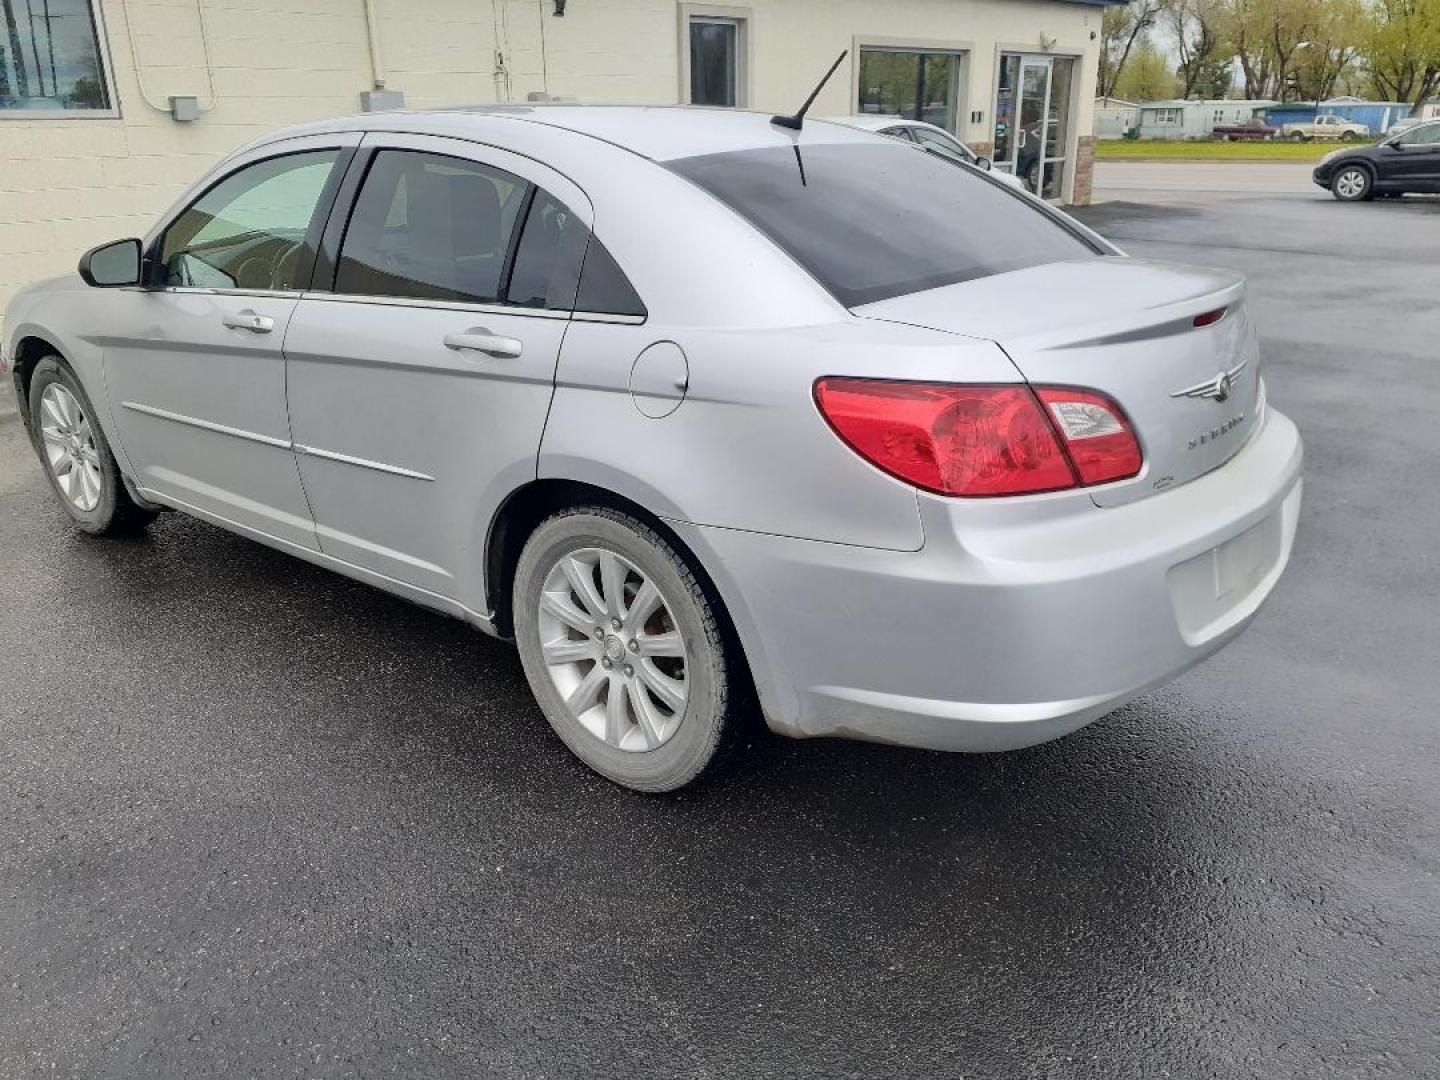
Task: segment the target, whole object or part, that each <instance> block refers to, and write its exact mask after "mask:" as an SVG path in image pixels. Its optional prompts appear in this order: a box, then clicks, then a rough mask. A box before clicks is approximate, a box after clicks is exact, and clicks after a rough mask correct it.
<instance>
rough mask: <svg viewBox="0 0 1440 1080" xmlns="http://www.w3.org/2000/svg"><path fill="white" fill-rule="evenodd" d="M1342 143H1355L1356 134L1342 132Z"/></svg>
mask: <svg viewBox="0 0 1440 1080" xmlns="http://www.w3.org/2000/svg"><path fill="white" fill-rule="evenodd" d="M1340 141H1341V142H1354V141H1355V133H1354V132H1353V131H1342V132H1341V133H1340Z"/></svg>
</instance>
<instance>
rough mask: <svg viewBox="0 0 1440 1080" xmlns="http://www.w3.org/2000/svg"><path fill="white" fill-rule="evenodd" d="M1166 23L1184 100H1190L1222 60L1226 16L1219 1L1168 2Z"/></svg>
mask: <svg viewBox="0 0 1440 1080" xmlns="http://www.w3.org/2000/svg"><path fill="white" fill-rule="evenodd" d="M1163 19H1164V24H1165V27H1166V29H1167V30H1168V31H1169V32H1170V38H1171V40H1172V41H1173V42H1174V43H1175V55H1176V57H1177V58H1178V59H1179V61H1180V63H1179V68H1178V70H1177V72H1176V74H1177V75H1178V76H1179V78H1180V88H1181V96H1182V97H1187V98H1188V97H1189V96H1190V95H1191V94H1192V93H1194V92H1195V89H1196V87H1197V86H1199V85H1200V84H1201V83H1202V82H1209V81H1212V80H1211V78H1210V76H1211V75H1212V73H1213V69H1214V67H1215V64H1216V62H1217V61H1219V60H1222V59H1223V54H1224V38H1223V36H1222V26H1223V23H1224V13H1223V11H1222V10H1221V8H1220V3H1219V0H1165V8H1164V12H1163Z"/></svg>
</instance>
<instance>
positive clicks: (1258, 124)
mask: <svg viewBox="0 0 1440 1080" xmlns="http://www.w3.org/2000/svg"><path fill="white" fill-rule="evenodd" d="M1278 134H1280V129H1279V128H1278V127H1276V126H1275V125H1274V124H1267V123H1266V122H1265V121H1264V120H1261V119H1260V117H1258V116H1252V117H1251V118H1250V119H1249V120H1246V121H1245V122H1244V123H1243V124H1216V125H1215V127H1214V128H1212V129H1211V131H1210V135H1211V137H1212V138H1215V139H1224V140H1225V141H1226V142H1236V141H1237V140H1240V139H1273V138H1274V137H1275V136H1276V135H1278Z"/></svg>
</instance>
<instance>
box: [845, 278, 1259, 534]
mask: <svg viewBox="0 0 1440 1080" xmlns="http://www.w3.org/2000/svg"><path fill="white" fill-rule="evenodd" d="M1221 308H1223V309H1224V312H1225V314H1224V316H1223V317H1221V318H1219V319H1218V320H1216V321H1215V322H1213V323H1210V324H1209V325H1205V326H1196V325H1195V317H1196V316H1198V315H1204V314H1206V313H1209V312H1214V311H1217V310H1219V309H1221ZM854 312H855V314H856V315H860V316H862V317H864V318H872V319H884V320H887V321H891V322H901V323H909V324H912V325H916V326H928V327H931V328H932V329H936V330H944V331H948V332H951V333H956V334H964V335H966V336H970V337H982V338H988V339H989V340H991V341H994V342H995V343H996V344H998V345H999V346H1000V347H1001V348H1002V349H1004V350H1005V352H1006V353H1007V354H1008V355H1009V356H1010V359H1011V360H1012V361H1013V362H1014V364H1015V366H1016V367H1017V368H1018V369H1019V370H1020V373H1021V374H1022V375H1023V376H1024V377H1025V378H1026V379H1027V380H1028V381H1029V382H1031V383H1032V384H1037V385H1038V384H1051V385H1061V386H1077V387H1086V388H1090V389H1095V390H1100V391H1103V392H1104V393H1106V394H1109V395H1110V396H1111V397H1112V398H1114V399H1115V400H1116V401H1117V402H1118V403H1119V405H1120V407H1121V408H1122V409H1124V410H1125V413H1126V415H1127V416H1128V417H1129V418H1130V423H1131V424H1132V425H1133V426H1134V428H1135V432H1136V434H1137V435H1138V436H1139V439H1140V445H1141V449H1142V450H1143V452H1144V455H1145V464H1144V467H1143V468H1142V469H1141V471H1140V474H1139V475H1138V476H1135V477H1132V478H1131V479H1129V480H1120V481H1117V482H1115V483H1113V484H1105V485H1102V486H1099V487H1094V488H1090V489H1089V491H1090V496H1091V498H1093V499H1094V501H1095V503H1096V504H1097V505H1099V506H1118V505H1121V504H1124V503H1128V502H1133V501H1135V500H1137V499H1142V498H1145V497H1146V496H1148V495H1152V494H1155V493H1157V492H1160V491H1164V490H1166V489H1168V488H1172V487H1176V486H1178V485H1180V484H1183V483H1186V482H1187V481H1189V480H1193V479H1195V478H1196V477H1198V476H1203V475H1204V474H1205V473H1207V472H1209V471H1210V470H1212V469H1214V468H1217V467H1218V466H1220V465H1223V464H1224V463H1225V462H1226V461H1228V460H1229V459H1230V457H1231V456H1232V455H1233V454H1234V453H1235V452H1236V451H1237V450H1239V449H1240V447H1241V446H1243V445H1244V444H1245V442H1246V441H1247V440H1248V439H1249V438H1250V435H1251V433H1252V432H1253V430H1254V428H1255V424H1256V420H1257V417H1256V416H1255V407H1256V396H1257V389H1258V384H1259V377H1258V371H1257V368H1258V366H1259V355H1258V350H1257V345H1256V338H1255V329H1254V326H1253V325H1252V324H1251V322H1250V316H1249V312H1248V311H1247V310H1246V304H1245V282H1244V279H1243V278H1241V277H1240V276H1239V275H1237V274H1232V273H1229V272H1225V271H1219V270H1206V269H1202V268H1199V267H1191V266H1179V265H1174V264H1170V263H1160V262H1150V261H1147V260H1142V259H1131V258H1120V257H1102V258H1096V259H1087V260H1082V261H1076V262H1062V263H1050V264H1048V265H1045V266H1035V267H1031V268H1029V269H1026V270H1017V271H1014V272H1012V273H1008V274H997V275H995V276H993V277H988V278H982V279H979V280H975V281H967V282H962V283H959V284H956V285H947V286H944V287H943V288H939V289H930V290H927V291H925V292H920V293H912V294H910V295H908V296H897V297H894V298H892V299H889V300H882V301H879V302H878V303H873V304H866V305H863V306H861V307H857V308H855V309H854ZM1222 376H1225V378H1224V380H1223V385H1222Z"/></svg>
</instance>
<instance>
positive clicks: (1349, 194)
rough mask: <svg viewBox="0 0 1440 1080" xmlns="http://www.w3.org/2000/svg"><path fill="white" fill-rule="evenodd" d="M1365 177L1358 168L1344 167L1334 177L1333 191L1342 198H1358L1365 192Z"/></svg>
mask: <svg viewBox="0 0 1440 1080" xmlns="http://www.w3.org/2000/svg"><path fill="white" fill-rule="evenodd" d="M1366 179H1367V178H1366V176H1365V174H1364V173H1362V172H1361V171H1360V170H1359V169H1346V170H1345V171H1344V172H1342V173H1341V174H1340V175H1339V176H1337V177H1336V178H1335V192H1336V194H1337V195H1339V196H1340V197H1341V198H1343V199H1358V198H1359V197H1360V196H1361V195H1363V194H1365V183H1366Z"/></svg>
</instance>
